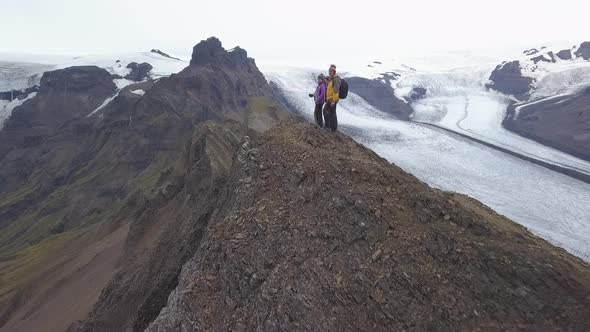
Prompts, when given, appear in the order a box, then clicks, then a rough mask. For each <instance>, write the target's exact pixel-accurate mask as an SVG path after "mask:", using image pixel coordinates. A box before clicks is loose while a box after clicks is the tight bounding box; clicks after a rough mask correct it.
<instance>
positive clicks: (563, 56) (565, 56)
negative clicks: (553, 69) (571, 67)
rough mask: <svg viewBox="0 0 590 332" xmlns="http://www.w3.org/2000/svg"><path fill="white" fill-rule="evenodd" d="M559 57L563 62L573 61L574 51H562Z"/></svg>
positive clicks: (558, 54) (558, 53)
mask: <svg viewBox="0 0 590 332" xmlns="http://www.w3.org/2000/svg"><path fill="white" fill-rule="evenodd" d="M557 57H558V58H560V59H561V60H571V59H572V51H571V50H561V51H559V52H557Z"/></svg>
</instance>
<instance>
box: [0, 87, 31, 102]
mask: <svg viewBox="0 0 590 332" xmlns="http://www.w3.org/2000/svg"><path fill="white" fill-rule="evenodd" d="M33 92H39V86H38V85H34V86H32V87H29V88H26V89H22V90H11V91H4V92H0V100H8V101H13V100H15V99H24V98H26V97H27V96H28V95H29V94H31V93H33Z"/></svg>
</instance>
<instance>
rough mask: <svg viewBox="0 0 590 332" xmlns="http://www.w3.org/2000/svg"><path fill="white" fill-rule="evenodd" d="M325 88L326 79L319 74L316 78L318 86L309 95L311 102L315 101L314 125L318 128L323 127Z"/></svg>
mask: <svg viewBox="0 0 590 332" xmlns="http://www.w3.org/2000/svg"><path fill="white" fill-rule="evenodd" d="M326 88H327V86H326V78H325V77H324V74H320V75H319V76H318V86H317V87H316V89H315V93H314V94H310V95H309V96H310V97H313V100H314V101H315V110H314V116H315V123H316V124H317V125H318V126H319V127H320V128H323V127H324V120H323V118H322V107H323V106H324V103H325V102H326Z"/></svg>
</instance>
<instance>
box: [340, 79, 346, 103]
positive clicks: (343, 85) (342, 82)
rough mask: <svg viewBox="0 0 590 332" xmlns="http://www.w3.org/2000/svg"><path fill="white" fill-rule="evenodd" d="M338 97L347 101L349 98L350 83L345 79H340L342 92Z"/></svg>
mask: <svg viewBox="0 0 590 332" xmlns="http://www.w3.org/2000/svg"><path fill="white" fill-rule="evenodd" d="M338 97H340V99H346V97H348V82H346V81H345V80H344V79H340V90H339V91H338Z"/></svg>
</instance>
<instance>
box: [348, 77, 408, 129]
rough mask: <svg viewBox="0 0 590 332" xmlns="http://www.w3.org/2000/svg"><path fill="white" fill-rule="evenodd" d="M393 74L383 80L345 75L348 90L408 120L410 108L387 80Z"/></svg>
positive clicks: (383, 109) (382, 109)
mask: <svg viewBox="0 0 590 332" xmlns="http://www.w3.org/2000/svg"><path fill="white" fill-rule="evenodd" d="M391 79H395V76H389V77H388V79H387V80H385V82H383V81H382V80H380V79H374V80H370V79H367V78H363V77H347V78H346V81H347V82H348V88H349V89H350V92H353V93H355V94H357V95H359V96H360V97H361V98H363V99H365V100H366V101H367V102H368V103H369V104H371V105H372V106H373V107H375V108H377V109H378V110H381V111H383V112H385V113H388V114H391V115H393V116H395V117H398V118H400V119H404V120H408V119H409V116H410V114H412V109H411V108H410V107H409V106H408V104H407V103H405V102H404V101H402V100H399V99H398V98H397V97H396V96H395V94H394V90H393V88H392V87H391V83H390V81H389V80H391Z"/></svg>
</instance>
